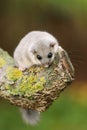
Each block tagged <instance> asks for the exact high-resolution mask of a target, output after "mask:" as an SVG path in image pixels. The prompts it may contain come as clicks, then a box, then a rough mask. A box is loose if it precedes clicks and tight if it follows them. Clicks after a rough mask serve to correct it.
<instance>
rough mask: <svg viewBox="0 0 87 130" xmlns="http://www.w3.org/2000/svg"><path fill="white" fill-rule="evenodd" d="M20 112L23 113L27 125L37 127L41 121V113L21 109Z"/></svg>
mask: <svg viewBox="0 0 87 130" xmlns="http://www.w3.org/2000/svg"><path fill="white" fill-rule="evenodd" d="M20 111H21V113H22V117H23V120H24V121H25V122H26V123H27V124H30V125H35V124H37V122H38V121H39V120H40V113H39V112H38V111H36V110H30V109H22V108H20Z"/></svg>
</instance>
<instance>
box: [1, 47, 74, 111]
mask: <svg viewBox="0 0 87 130" xmlns="http://www.w3.org/2000/svg"><path fill="white" fill-rule="evenodd" d="M73 80H74V68H73V66H72V63H71V61H70V59H69V57H68V55H67V53H66V51H65V50H62V51H61V53H60V54H58V53H57V54H56V56H55V59H54V62H53V64H52V65H51V66H50V67H49V68H44V67H41V66H36V65H34V66H32V67H31V68H30V69H27V70H25V71H23V72H21V71H20V70H19V69H18V68H17V67H16V66H15V62H14V59H13V58H12V57H11V56H9V54H8V53H7V52H5V51H4V50H2V49H0V96H1V97H2V98H4V99H6V100H8V101H10V102H11V103H12V104H14V105H17V106H20V107H22V108H26V109H33V110H37V111H39V112H42V111H45V110H46V109H47V108H48V107H49V106H50V105H51V104H52V102H53V101H54V100H55V99H56V98H57V97H58V96H59V94H60V93H61V92H62V90H64V89H65V88H66V87H67V86H68V85H70V84H71V83H72V81H73Z"/></svg>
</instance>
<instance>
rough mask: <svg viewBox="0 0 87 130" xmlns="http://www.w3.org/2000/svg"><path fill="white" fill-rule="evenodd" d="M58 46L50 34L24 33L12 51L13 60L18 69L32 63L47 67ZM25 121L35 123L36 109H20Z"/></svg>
mask: <svg viewBox="0 0 87 130" xmlns="http://www.w3.org/2000/svg"><path fill="white" fill-rule="evenodd" d="M59 48H60V46H59V43H58V41H57V40H56V38H55V37H54V36H52V35H51V34H49V33H47V32H44V31H32V32H30V33H28V34H27V35H25V36H24V37H23V38H22V40H21V41H20V42H19V44H18V46H17V47H16V49H15V51H14V60H15V63H16V66H17V67H19V69H20V70H22V71H23V70H25V69H26V68H29V67H31V66H32V65H34V64H37V65H42V66H45V67H49V65H50V64H51V63H52V62H53V60H54V57H55V54H56V53H57V52H58V50H60V49H59ZM21 112H22V117H23V119H24V121H25V122H26V123H30V124H31V125H35V124H36V123H37V122H38V121H39V118H40V113H39V112H38V111H36V110H30V109H29V110H26V109H21Z"/></svg>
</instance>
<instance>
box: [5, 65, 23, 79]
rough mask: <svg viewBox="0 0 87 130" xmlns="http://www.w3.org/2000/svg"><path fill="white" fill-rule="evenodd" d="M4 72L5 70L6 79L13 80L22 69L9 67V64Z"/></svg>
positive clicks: (18, 75) (20, 73)
mask: <svg viewBox="0 0 87 130" xmlns="http://www.w3.org/2000/svg"><path fill="white" fill-rule="evenodd" d="M6 72H7V78H8V80H13V81H15V80H17V79H19V78H20V77H21V76H22V71H20V70H19V69H17V68H14V67H11V66H10V67H8V68H7V71H6Z"/></svg>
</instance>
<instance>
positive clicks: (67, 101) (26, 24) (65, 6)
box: [0, 0, 87, 130]
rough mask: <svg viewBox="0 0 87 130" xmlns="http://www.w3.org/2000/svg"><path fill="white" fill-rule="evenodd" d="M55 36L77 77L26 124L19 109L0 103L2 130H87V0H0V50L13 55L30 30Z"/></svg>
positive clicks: (0, 125) (0, 129) (0, 101)
mask: <svg viewBox="0 0 87 130" xmlns="http://www.w3.org/2000/svg"><path fill="white" fill-rule="evenodd" d="M32 30H43V31H47V32H50V33H51V34H53V35H54V36H55V37H56V38H57V39H58V41H59V43H60V45H61V46H62V47H63V48H64V49H65V50H66V51H67V52H68V54H69V56H70V58H71V61H72V63H73V65H74V67H75V71H76V78H75V81H74V82H73V84H72V85H71V86H69V87H68V88H67V90H65V91H64V92H63V93H62V94H61V95H60V97H59V98H58V100H56V101H55V103H53V105H52V106H51V107H50V108H49V109H48V110H47V111H46V112H44V113H42V115H41V121H40V123H38V125H37V126H35V127H31V126H27V125H26V124H24V122H23V121H22V119H21V115H20V113H19V111H18V108H17V107H15V106H12V105H10V104H9V103H7V102H6V101H3V100H2V99H1V100H0V130H29V129H30V130H44V129H45V130H48V129H49V130H87V0H3V1H1V0H0V47H1V48H3V49H5V50H7V51H8V52H9V53H10V54H11V55H13V51H14V49H15V47H16V46H17V44H18V43H19V41H20V39H21V38H22V37H23V36H24V35H25V34H26V33H28V32H29V31H32Z"/></svg>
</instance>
